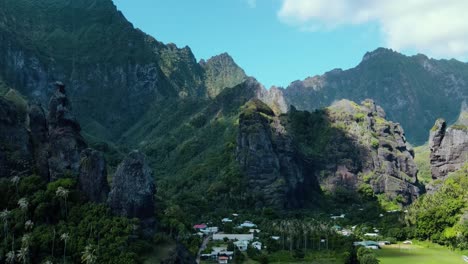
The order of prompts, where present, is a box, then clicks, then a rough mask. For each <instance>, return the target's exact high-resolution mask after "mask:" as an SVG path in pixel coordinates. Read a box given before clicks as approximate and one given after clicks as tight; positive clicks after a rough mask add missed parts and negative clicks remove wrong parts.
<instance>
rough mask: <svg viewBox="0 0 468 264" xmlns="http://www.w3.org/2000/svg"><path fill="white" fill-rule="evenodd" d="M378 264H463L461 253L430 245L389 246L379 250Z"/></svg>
mask: <svg viewBox="0 0 468 264" xmlns="http://www.w3.org/2000/svg"><path fill="white" fill-rule="evenodd" d="M377 255H378V256H379V260H380V264H405V263H411V264H457V263H460V264H463V263H466V262H464V261H463V259H462V255H463V254H462V252H459V251H451V250H450V249H448V248H445V247H442V246H439V245H435V244H431V243H418V244H416V245H402V244H398V245H391V246H386V247H384V248H382V250H379V251H378V253H377Z"/></svg>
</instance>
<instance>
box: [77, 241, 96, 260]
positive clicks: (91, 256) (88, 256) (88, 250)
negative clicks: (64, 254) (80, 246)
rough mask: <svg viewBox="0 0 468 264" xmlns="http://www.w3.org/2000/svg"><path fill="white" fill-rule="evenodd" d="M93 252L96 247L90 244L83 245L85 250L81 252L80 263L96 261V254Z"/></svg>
mask: <svg viewBox="0 0 468 264" xmlns="http://www.w3.org/2000/svg"><path fill="white" fill-rule="evenodd" d="M95 253H96V249H95V248H94V247H93V246H92V245H87V246H86V247H85V250H84V251H83V252H82V255H81V263H85V264H94V263H96V260H97V256H96V254H95Z"/></svg>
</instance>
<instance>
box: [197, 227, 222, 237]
mask: <svg viewBox="0 0 468 264" xmlns="http://www.w3.org/2000/svg"><path fill="white" fill-rule="evenodd" d="M200 232H202V233H204V234H207V235H209V234H216V233H218V232H219V228H218V227H217V226H213V227H206V228H204V229H200Z"/></svg>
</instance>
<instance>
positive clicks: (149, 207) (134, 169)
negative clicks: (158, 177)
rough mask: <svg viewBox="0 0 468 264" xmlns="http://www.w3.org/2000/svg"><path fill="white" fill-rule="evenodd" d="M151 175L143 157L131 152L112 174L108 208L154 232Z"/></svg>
mask: <svg viewBox="0 0 468 264" xmlns="http://www.w3.org/2000/svg"><path fill="white" fill-rule="evenodd" d="M155 192H156V189H155V185H154V176H153V171H152V170H151V168H150V167H149V166H148V163H147V161H146V157H145V156H144V154H143V153H141V152H139V151H132V152H131V153H130V154H128V156H127V157H126V158H125V159H124V160H123V161H122V163H120V165H119V166H118V167H117V170H116V171H115V173H114V178H113V180H112V187H111V191H110V193H109V199H108V204H109V207H110V208H111V209H112V211H113V212H114V213H115V214H117V215H120V216H125V217H128V218H139V219H140V220H141V223H142V226H143V227H144V228H145V229H146V228H150V229H151V228H153V227H154V223H155V207H154V194H155Z"/></svg>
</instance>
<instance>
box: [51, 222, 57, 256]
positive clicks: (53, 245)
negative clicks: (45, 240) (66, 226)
mask: <svg viewBox="0 0 468 264" xmlns="http://www.w3.org/2000/svg"><path fill="white" fill-rule="evenodd" d="M56 235H57V232H56V231H55V227H54V228H53V230H52V258H53V257H54V251H55V236H56Z"/></svg>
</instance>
